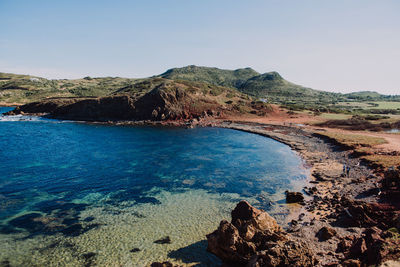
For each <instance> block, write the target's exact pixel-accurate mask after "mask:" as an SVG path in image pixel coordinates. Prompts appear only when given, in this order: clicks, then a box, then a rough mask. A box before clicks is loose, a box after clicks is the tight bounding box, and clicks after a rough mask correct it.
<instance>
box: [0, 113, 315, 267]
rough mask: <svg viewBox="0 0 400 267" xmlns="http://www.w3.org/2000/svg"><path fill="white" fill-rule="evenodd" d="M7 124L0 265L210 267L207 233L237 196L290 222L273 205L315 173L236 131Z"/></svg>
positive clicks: (269, 143)
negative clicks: (162, 264) (196, 266)
mask: <svg viewBox="0 0 400 267" xmlns="http://www.w3.org/2000/svg"><path fill="white" fill-rule="evenodd" d="M3 111H4V109H3ZM0 112H1V108H0ZM19 118H21V117H19ZM0 119H1V121H2V122H1V123H0V159H1V160H0V170H1V176H0V262H3V263H4V262H5V263H9V264H10V265H12V266H14V265H16V266H23V265H25V266H31V265H39V266H49V265H51V266H52V265H69V266H77V265H87V266H89V265H99V266H106V265H107V266H110V265H111V266H117V265H122V266H138V265H139V266H142V265H146V264H149V263H151V262H153V261H165V260H169V261H173V262H176V263H179V264H188V265H191V264H193V263H200V265H213V264H216V263H217V262H218V260H217V259H216V258H215V257H214V256H212V255H210V254H208V253H207V252H206V251H205V247H206V242H205V241H204V239H205V235H206V234H207V233H209V232H211V231H212V230H214V229H215V228H216V227H217V226H218V223H219V221H220V220H221V219H223V218H226V219H229V217H230V215H229V212H230V210H231V209H232V208H233V207H234V205H235V204H236V203H237V202H238V201H239V200H241V199H247V200H249V201H250V202H251V203H253V204H255V205H256V206H258V207H261V208H264V209H266V210H268V211H270V212H271V213H272V214H274V215H275V217H276V218H277V219H278V220H281V219H283V218H284V216H285V213H286V212H287V210H286V207H285V206H284V205H283V206H282V205H280V204H277V202H276V201H277V200H280V199H282V198H283V191H284V190H286V189H290V188H293V187H296V186H298V187H299V186H301V184H302V182H303V181H304V179H305V177H306V176H307V174H308V173H307V170H305V169H304V168H302V162H301V160H300V159H299V158H298V157H297V156H296V155H295V154H294V153H293V152H292V151H291V150H290V149H289V148H288V147H287V146H285V145H282V144H280V143H278V142H275V141H273V140H270V139H267V138H264V137H261V136H258V135H252V134H248V133H244V132H238V131H233V130H228V129H218V128H199V129H186V130H185V129H176V128H156V127H121V126H118V127H117V126H95V125H86V124H77V123H71V122H63V123H60V121H53V120H44V119H39V118H31V119H32V120H25V119H26V118H23V120H19V121H17V119H15V117H13V118H9V117H2V118H0ZM7 120H8V121H7ZM49 122H51V123H49ZM157 240H158V241H157ZM155 241H157V242H155Z"/></svg>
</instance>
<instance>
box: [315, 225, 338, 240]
mask: <svg viewBox="0 0 400 267" xmlns="http://www.w3.org/2000/svg"><path fill="white" fill-rule="evenodd" d="M335 235H336V230H335V229H333V228H331V227H326V226H324V227H322V228H321V229H319V231H318V232H317V234H316V236H317V237H318V238H319V240H320V241H326V240H328V239H331V238H332V237H334V236H335Z"/></svg>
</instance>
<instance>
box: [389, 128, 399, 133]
mask: <svg viewBox="0 0 400 267" xmlns="http://www.w3.org/2000/svg"><path fill="white" fill-rule="evenodd" d="M385 132H387V133H400V129H390V130H387V131H385Z"/></svg>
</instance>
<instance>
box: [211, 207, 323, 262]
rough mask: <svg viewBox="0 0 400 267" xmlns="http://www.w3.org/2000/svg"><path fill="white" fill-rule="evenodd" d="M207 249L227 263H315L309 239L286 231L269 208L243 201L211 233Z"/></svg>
mask: <svg viewBox="0 0 400 267" xmlns="http://www.w3.org/2000/svg"><path fill="white" fill-rule="evenodd" d="M207 240H208V247H207V250H208V251H209V252H211V253H213V254H215V255H216V256H217V257H219V258H220V259H221V260H222V261H224V262H226V263H232V264H238V265H246V266H314V265H315V264H316V260H315V258H314V256H313V253H312V251H311V250H310V249H309V248H308V246H307V245H306V244H305V243H302V242H299V241H296V240H295V239H294V238H292V237H291V236H290V234H288V233H286V232H285V231H284V230H283V229H282V228H281V227H280V226H279V225H278V224H277V222H276V221H275V219H273V218H272V217H271V216H270V215H269V214H268V213H267V212H265V211H262V210H259V209H256V208H254V207H252V206H251V205H250V204H249V203H248V202H246V201H241V202H239V204H238V205H237V206H236V208H235V209H234V210H233V211H232V221H231V222H228V221H226V220H223V221H221V223H220V225H219V227H218V229H217V230H216V231H214V232H213V233H211V234H209V235H207Z"/></svg>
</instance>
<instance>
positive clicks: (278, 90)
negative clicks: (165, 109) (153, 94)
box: [159, 65, 333, 99]
mask: <svg viewBox="0 0 400 267" xmlns="http://www.w3.org/2000/svg"><path fill="white" fill-rule="evenodd" d="M159 77H163V78H167V79H172V80H188V81H199V82H206V83H210V84H214V85H221V86H226V87H234V88H237V89H238V90H239V91H241V92H243V93H246V94H248V95H251V96H255V97H258V98H272V99H281V98H284V99H286V98H289V99H298V98H314V99H315V97H317V98H318V97H320V96H322V97H326V96H331V95H333V94H332V93H327V92H322V91H317V90H314V89H311V88H306V87H303V86H300V85H297V84H294V83H291V82H288V81H286V80H285V79H284V78H282V76H281V75H280V74H279V73H277V72H268V73H264V74H260V73H258V72H256V71H255V70H253V69H251V68H244V69H237V70H224V69H218V68H209V67H198V66H194V65H191V66H187V67H183V68H174V69H170V70H168V71H166V72H165V73H163V74H161V75H159Z"/></svg>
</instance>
